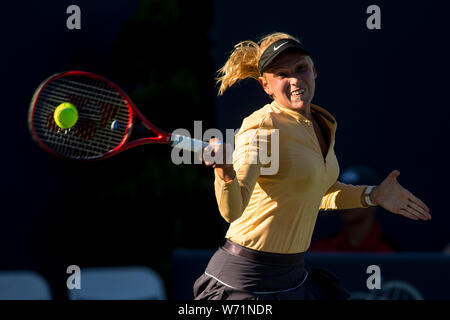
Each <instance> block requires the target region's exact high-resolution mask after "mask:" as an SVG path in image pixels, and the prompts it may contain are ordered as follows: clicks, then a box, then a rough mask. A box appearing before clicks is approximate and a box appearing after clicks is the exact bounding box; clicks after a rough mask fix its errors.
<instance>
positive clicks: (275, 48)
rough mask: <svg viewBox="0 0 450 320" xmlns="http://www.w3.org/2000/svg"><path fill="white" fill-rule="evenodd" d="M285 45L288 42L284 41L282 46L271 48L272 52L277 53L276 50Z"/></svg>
mask: <svg viewBox="0 0 450 320" xmlns="http://www.w3.org/2000/svg"><path fill="white" fill-rule="evenodd" d="M286 43H288V42H287V41H286V42H283V43H282V44H280V45H279V46H277V47H273V51H277V50H278V49H280V47H281V46H283V45H285V44H286Z"/></svg>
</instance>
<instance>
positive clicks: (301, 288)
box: [194, 240, 350, 300]
mask: <svg viewBox="0 0 450 320" xmlns="http://www.w3.org/2000/svg"><path fill="white" fill-rule="evenodd" d="M349 296H350V294H349V292H348V291H347V290H346V289H345V288H343V287H342V286H341V285H340V281H339V280H338V279H337V278H335V277H334V276H333V275H332V274H330V273H329V272H327V271H326V270H323V269H316V268H315V269H309V268H306V267H305V264H304V253H298V254H279V253H270V252H261V251H256V250H252V249H249V248H246V247H243V246H240V245H238V244H236V243H234V242H232V241H230V240H226V242H225V244H224V246H222V247H220V248H219V249H218V250H217V251H216V252H215V254H214V255H213V256H212V258H211V260H210V261H209V264H208V266H207V268H206V270H205V272H204V273H203V274H202V275H201V276H200V277H199V278H198V279H197V280H196V281H195V283H194V298H195V300H204V299H206V300H346V299H348V297H349Z"/></svg>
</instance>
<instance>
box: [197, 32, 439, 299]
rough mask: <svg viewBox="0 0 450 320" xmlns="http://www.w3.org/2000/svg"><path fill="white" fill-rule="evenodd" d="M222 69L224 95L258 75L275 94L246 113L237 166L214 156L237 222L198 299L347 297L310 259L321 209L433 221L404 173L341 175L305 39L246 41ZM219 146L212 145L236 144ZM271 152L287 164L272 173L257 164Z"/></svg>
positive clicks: (222, 193)
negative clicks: (349, 179) (368, 179)
mask: <svg viewBox="0 0 450 320" xmlns="http://www.w3.org/2000/svg"><path fill="white" fill-rule="evenodd" d="M219 75H220V77H219V78H218V83H219V84H220V89H219V95H221V94H223V92H224V91H225V90H226V89H227V88H229V87H230V86H232V85H233V84H235V83H236V82H238V81H239V80H242V79H246V78H253V79H256V80H258V81H259V83H260V84H261V86H262V88H263V89H264V91H265V92H266V93H267V94H268V95H269V96H270V97H271V98H272V99H273V101H272V102H271V103H270V104H267V105H265V106H263V107H262V108H261V109H259V110H257V111H255V112H254V113H253V114H251V115H250V116H249V117H247V118H245V119H244V120H243V123H242V126H241V128H240V130H239V132H238V133H237V135H236V136H235V150H234V152H233V163H232V164H231V163H229V164H227V163H224V164H219V162H217V163H213V162H211V161H210V162H208V161H206V160H205V164H206V165H207V166H212V167H213V168H214V173H215V182H214V185H215V194H216V198H217V203H218V207H219V210H220V213H221V215H222V216H223V218H224V219H225V220H226V221H227V222H229V223H230V225H229V229H228V231H227V233H226V236H225V238H226V240H225V244H224V245H223V246H222V247H220V248H219V249H218V250H217V251H216V253H215V254H214V255H213V257H212V258H211V260H210V262H209V264H208V266H207V268H206V270H205V272H204V274H203V275H201V276H200V277H199V278H198V279H197V281H196V282H195V284H194V296H195V299H305V300H318V299H319V300H321V299H347V298H348V297H349V293H348V291H346V290H345V288H343V287H342V286H341V284H340V282H339V280H337V279H336V278H335V277H334V276H333V275H331V274H329V273H328V272H327V271H325V270H321V269H312V270H310V269H309V268H307V267H306V266H305V264H304V259H303V258H304V254H305V252H306V251H307V250H308V248H309V245H310V242H311V236H312V234H313V230H314V225H315V222H316V218H317V214H318V211H319V210H336V209H350V208H360V207H368V206H372V205H379V206H381V207H383V208H385V209H386V210H388V211H390V212H393V213H395V214H400V215H403V216H405V217H407V218H410V219H414V220H418V219H421V220H428V219H430V218H431V216H430V214H429V209H428V207H427V206H426V205H425V204H424V203H423V202H422V201H421V200H420V199H418V198H417V197H415V196H414V195H413V194H412V193H411V192H409V191H408V190H406V189H404V188H403V187H402V186H401V185H400V184H399V183H398V182H397V177H398V175H399V174H400V173H399V172H398V171H397V170H394V171H393V172H391V173H390V174H389V175H388V176H387V177H386V178H385V179H384V181H382V182H381V183H380V184H379V185H378V186H367V185H362V186H361V185H349V184H343V183H340V182H338V181H337V178H338V175H339V166H338V161H337V159H336V155H335V153H334V151H333V147H334V142H335V141H334V139H335V133H336V126H337V122H336V119H335V118H334V117H333V115H331V114H330V113H329V112H328V111H327V110H325V109H324V108H322V107H319V106H317V105H314V104H312V103H311V101H312V99H313V97H314V90H315V79H316V78H317V71H316V69H315V68H314V63H313V60H312V59H311V57H310V54H309V52H308V51H307V50H306V49H305V48H304V47H303V46H302V44H301V43H300V42H299V40H298V39H296V38H294V37H292V36H290V35H288V34H285V33H273V34H269V35H267V36H265V37H263V38H262V39H261V40H260V41H259V42H258V43H255V42H253V41H243V42H240V43H239V44H237V45H236V46H235V48H234V50H233V52H232V53H231V55H230V57H229V59H228V61H227V62H226V63H225V65H224V66H223V67H222V68H221V69H220V70H219ZM210 143H211V144H212V146H210V147H207V148H205V152H212V153H214V154H224V153H226V150H227V147H228V150H229V149H230V147H229V146H227V145H224V144H218V143H217V140H215V139H211V140H210ZM273 144H276V145H275V147H276V148H275V149H273V147H274V145H273ZM269 150H276V152H278V153H279V155H278V158H277V157H273V159H275V160H273V159H272V161H278V163H277V164H276V167H277V168H278V170H277V171H276V172H275V173H274V172H271V173H270V174H264V173H263V170H261V169H263V168H265V167H267V166H269V165H273V164H268V163H264V162H263V161H258V159H260V157H259V155H260V154H259V153H261V152H268V151H269Z"/></svg>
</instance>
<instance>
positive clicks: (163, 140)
mask: <svg viewBox="0 0 450 320" xmlns="http://www.w3.org/2000/svg"><path fill="white" fill-rule="evenodd" d="M66 76H84V77H88V78H92V79H97V80H101V81H104V82H106V83H107V84H108V85H110V86H111V87H112V88H114V89H115V90H116V91H117V93H119V95H120V96H121V97H122V98H123V99H124V100H125V102H126V105H127V107H128V111H129V114H130V117H129V119H128V124H127V128H126V132H125V135H124V138H123V140H122V141H121V143H120V144H119V145H118V146H117V147H116V148H114V149H113V150H111V151H109V152H107V153H105V154H104V155H103V156H101V157H98V158H93V159H86V160H84V161H96V160H103V159H106V158H109V157H112V156H114V155H116V154H118V153H119V152H122V151H125V150H128V149H130V148H134V147H137V146H140V145H144V144H151V143H159V144H168V143H169V142H170V136H171V135H170V133H168V132H165V131H164V130H161V129H159V128H157V127H156V126H154V125H153V124H152V123H151V122H150V121H148V119H147V118H145V117H144V115H143V114H142V113H141V112H140V111H139V110H138V108H137V107H136V106H135V105H134V103H133V101H132V100H131V99H130V97H128V95H127V94H126V93H125V91H123V90H122V89H121V88H120V87H119V86H117V85H116V84H115V83H114V82H112V81H110V80H108V79H106V78H105V77H102V76H99V75H97V74H95V73H92V72H87V71H67V72H62V73H58V74H55V75H53V76H51V77H49V78H48V79H47V80H45V81H44V82H43V83H42V84H41V85H40V86H39V88H38V89H37V90H36V92H35V94H34V95H33V99H32V105H31V106H30V113H29V119H28V121H29V128H30V131H31V135H32V136H33V138H34V140H35V141H36V142H37V143H38V144H39V145H40V146H41V147H42V148H43V149H44V150H45V151H47V152H48V153H50V154H52V155H54V156H56V157H60V158H65V157H63V156H61V155H59V154H58V153H56V152H54V151H53V150H52V149H51V148H49V147H48V146H47V145H45V143H44V142H42V140H41V139H40V138H39V136H38V135H37V133H36V130H35V128H34V125H33V117H34V111H35V108H36V102H37V100H38V99H39V96H40V94H41V92H42V90H43V89H44V88H45V87H46V86H47V85H48V84H49V83H50V82H52V81H54V80H56V79H59V78H63V77H66ZM135 118H137V119H139V120H140V121H142V123H143V124H144V125H145V127H147V129H149V130H151V131H152V132H153V133H155V134H156V135H157V136H156V137H147V138H140V139H137V140H134V141H131V142H129V143H126V142H127V140H128V138H129V137H130V135H131V132H132V129H133V124H134V119H135Z"/></svg>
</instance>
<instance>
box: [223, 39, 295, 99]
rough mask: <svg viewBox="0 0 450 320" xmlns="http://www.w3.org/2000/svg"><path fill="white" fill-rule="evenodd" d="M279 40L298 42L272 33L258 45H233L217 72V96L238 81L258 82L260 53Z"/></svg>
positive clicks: (254, 43)
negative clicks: (249, 80)
mask: <svg viewBox="0 0 450 320" xmlns="http://www.w3.org/2000/svg"><path fill="white" fill-rule="evenodd" d="M280 39H294V40H296V41H298V42H300V41H299V40H298V39H297V38H295V37H293V36H291V35H289V34H287V33H282V32H274V33H271V34H268V35H266V36H264V37H262V38H261V39H260V40H259V41H258V43H256V42H253V41H251V40H245V41H241V42H239V43H238V44H237V45H235V46H234V50H233V51H232V52H231V54H230V57H229V58H228V60H227V62H225V64H224V66H223V67H222V68H220V69H219V70H218V71H217V75H218V77H217V78H216V81H217V84H218V85H219V84H220V87H219V96H221V95H222V94H223V93H224V92H225V90H227V89H228V88H229V87H231V86H232V85H234V84H235V83H236V82H238V81H240V80H243V79H247V78H253V79H256V80H258V78H259V76H260V75H261V74H260V73H259V69H258V62H259V59H260V58H261V55H262V53H263V52H264V50H266V49H267V47H269V46H270V45H271V44H272V43H274V42H275V41H278V40H280Z"/></svg>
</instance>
